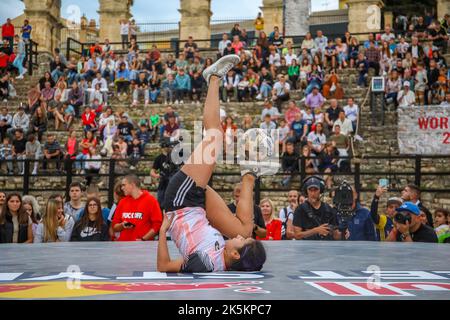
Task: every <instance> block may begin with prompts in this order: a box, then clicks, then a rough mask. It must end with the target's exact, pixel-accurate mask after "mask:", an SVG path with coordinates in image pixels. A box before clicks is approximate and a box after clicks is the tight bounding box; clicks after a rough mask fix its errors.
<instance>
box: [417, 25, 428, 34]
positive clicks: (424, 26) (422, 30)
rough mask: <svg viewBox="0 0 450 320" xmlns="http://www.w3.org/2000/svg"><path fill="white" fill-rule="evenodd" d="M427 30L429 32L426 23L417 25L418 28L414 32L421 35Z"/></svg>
mask: <svg viewBox="0 0 450 320" xmlns="http://www.w3.org/2000/svg"><path fill="white" fill-rule="evenodd" d="M426 30H427V26H426V25H425V23H424V24H416V27H415V28H414V31H416V32H420V33H422V32H424V31H426Z"/></svg>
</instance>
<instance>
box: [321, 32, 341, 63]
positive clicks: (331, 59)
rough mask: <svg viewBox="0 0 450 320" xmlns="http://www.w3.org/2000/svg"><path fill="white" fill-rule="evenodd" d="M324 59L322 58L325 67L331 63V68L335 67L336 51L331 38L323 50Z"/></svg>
mask: <svg viewBox="0 0 450 320" xmlns="http://www.w3.org/2000/svg"><path fill="white" fill-rule="evenodd" d="M324 56H325V59H324V60H323V63H324V67H325V68H327V67H329V66H330V65H331V68H332V69H335V68H336V64H337V57H338V53H337V51H336V46H335V45H334V43H333V40H331V39H329V40H328V44H327V46H326V47H325V50H324Z"/></svg>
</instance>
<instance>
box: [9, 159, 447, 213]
mask: <svg viewBox="0 0 450 320" xmlns="http://www.w3.org/2000/svg"><path fill="white" fill-rule="evenodd" d="M335 158H336V159H340V160H346V161H348V163H349V168H348V169H349V170H347V171H343V172H334V173H331V174H330V173H325V172H316V173H314V175H318V176H324V175H332V176H333V177H335V179H336V180H338V179H340V178H342V179H348V180H350V181H353V183H354V186H355V189H356V191H357V192H373V191H375V188H373V187H372V188H370V187H363V184H368V183H367V181H368V180H374V179H375V180H374V181H377V180H376V178H388V179H389V180H390V181H391V182H392V183H391V189H390V191H400V190H401V189H399V188H398V187H397V184H399V185H400V184H403V183H400V182H398V181H400V180H401V179H400V177H406V180H407V181H408V183H410V182H414V184H416V185H417V186H419V187H422V188H421V191H422V192H433V193H450V188H445V187H441V188H429V187H423V182H424V181H425V180H426V179H428V181H427V183H428V182H430V180H429V179H430V178H432V177H444V178H445V181H448V180H449V179H450V170H449V166H448V163H450V155H449V156H421V155H411V156H409V155H400V156H367V157H363V158H354V157H335ZM308 159H317V158H315V157H299V158H298V161H299V172H295V173H286V172H279V173H277V174H276V175H272V176H267V177H262V178H260V179H258V180H257V182H256V185H255V201H256V203H259V201H260V199H261V193H262V192H287V191H289V190H290V187H289V186H287V187H277V188H274V187H273V186H267V184H265V183H264V181H265V179H275V180H276V179H280V180H282V178H285V177H289V176H291V178H292V181H293V182H295V183H298V184H299V185H301V181H303V180H304V179H305V178H306V177H307V176H308V175H311V173H308V172H307V170H306V161H307V160H308ZM153 160H154V159H152V158H149V157H146V158H143V159H140V160H139V162H140V163H141V164H142V162H150V163H151V162H152V161H153ZM405 160H406V161H409V162H410V163H409V166H408V167H409V168H410V169H409V170H405V165H404V164H403V165H402V166H401V167H402V168H401V169H400V168H399V166H400V164H399V163H398V161H405ZM93 161H99V162H102V170H101V171H100V172H102V173H98V174H92V176H93V178H94V179H99V178H100V179H105V178H106V181H105V180H102V181H103V185H104V187H102V188H100V191H103V192H107V194H108V205H109V206H111V205H112V204H113V201H114V194H113V190H114V184H115V183H116V180H117V178H120V177H123V176H124V175H126V174H129V173H133V174H136V175H137V176H138V177H141V178H142V177H149V176H150V174H149V171H148V170H147V171H139V170H137V171H130V170H123V171H122V172H119V171H118V168H119V167H121V168H123V167H122V165H123V162H128V161H130V159H101V160H74V159H64V160H47V163H48V164H51V163H53V164H57V163H58V164H59V165H63V168H64V172H63V173H62V172H61V171H60V172H58V171H56V170H55V169H52V170H53V171H47V172H42V170H41V171H40V172H38V174H37V175H32V174H31V172H30V168H31V166H32V165H33V164H34V163H35V162H39V163H40V164H42V162H43V160H34V159H25V160H3V161H1V162H0V165H1V164H3V163H7V162H13V163H18V162H22V163H23V165H24V172H23V175H7V174H5V173H0V179H4V178H8V179H11V178H14V177H15V178H17V177H21V178H22V186H21V188H17V187H15V188H4V189H2V191H4V192H13V191H16V192H17V191H19V192H22V193H23V194H29V193H30V192H65V194H66V196H68V195H69V186H70V184H71V183H72V182H73V181H74V180H75V179H84V178H86V177H87V176H88V175H89V174H77V173H75V172H74V170H73V168H74V164H75V163H76V162H79V163H82V162H93ZM383 161H384V162H387V163H386V164H383ZM430 161H433V162H442V163H441V164H442V167H443V168H444V169H443V170H431V171H432V172H430V170H423V169H424V168H423V165H424V164H426V163H429V162H430ZM377 165H378V166H382V167H383V169H382V170H372V169H370V167H374V166H375V167H376V166H377ZM396 166H397V168H396ZM147 167H148V168H149V167H150V164H149V165H148V166H147ZM367 168H369V169H367ZM392 168H395V169H394V170H393V169H392ZM434 169H436V168H434ZM238 170H239V166H237V165H236V171H229V172H221V173H220V172H217V173H214V174H213V176H212V177H211V180H210V182H209V184H210V186H211V187H212V188H214V190H216V191H217V192H232V191H233V190H232V189H225V188H217V187H215V183H216V182H220V180H221V179H223V178H224V177H235V178H236V181H239V179H240V172H239V171H238ZM55 177H59V178H60V180H61V181H62V182H63V184H62V187H56V188H55V187H35V181H32V179H38V180H39V181H41V182H42V181H44V180H43V179H42V178H55ZM295 177H297V178H298V180H295ZM105 182H106V183H105ZM152 182H158V181H152ZM50 183H51V184H53V183H54V181H53V182H50ZM227 184H228V185H230V186H233V185H234V183H227ZM372 184H373V183H372ZM148 189H149V190H150V191H156V187H152V188H148Z"/></svg>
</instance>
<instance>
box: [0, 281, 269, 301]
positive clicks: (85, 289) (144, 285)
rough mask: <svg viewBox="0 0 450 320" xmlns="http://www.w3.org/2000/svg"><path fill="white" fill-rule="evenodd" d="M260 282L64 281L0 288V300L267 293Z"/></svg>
mask: <svg viewBox="0 0 450 320" xmlns="http://www.w3.org/2000/svg"><path fill="white" fill-rule="evenodd" d="M262 283H263V282H262V281H236V282H203V283H171V282H81V283H80V285H79V286H78V287H76V288H70V286H68V285H67V282H66V281H51V282H33V283H21V284H16V283H13V284H0V299H52V298H77V297H78V298H79V297H92V296H100V295H114V294H122V293H127V294H130V293H144V292H145V293H149V292H174V291H183V292H185V291H203V290H221V289H228V290H233V291H235V292H242V293H269V292H268V291H266V290H263V289H262V288H261V287H259V286H257V285H260V284H262Z"/></svg>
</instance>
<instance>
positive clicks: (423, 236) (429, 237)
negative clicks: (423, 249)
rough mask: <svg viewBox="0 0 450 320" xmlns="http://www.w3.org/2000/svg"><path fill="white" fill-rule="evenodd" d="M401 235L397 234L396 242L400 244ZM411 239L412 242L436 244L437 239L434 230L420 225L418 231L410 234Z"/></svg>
mask: <svg viewBox="0 0 450 320" xmlns="http://www.w3.org/2000/svg"><path fill="white" fill-rule="evenodd" d="M401 236H402V235H401V233H400V232H398V233H397V241H398V242H401V241H402V240H401ZM411 238H412V240H413V242H432V243H437V242H438V238H437V235H436V232H434V229H433V228H432V227H430V226H428V225H425V224H420V227H419V229H417V231H416V232H411Z"/></svg>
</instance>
